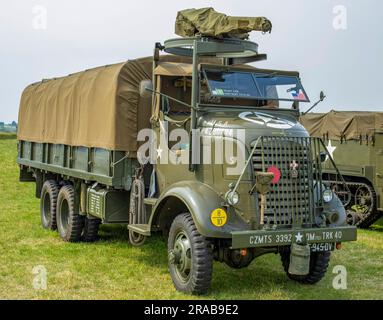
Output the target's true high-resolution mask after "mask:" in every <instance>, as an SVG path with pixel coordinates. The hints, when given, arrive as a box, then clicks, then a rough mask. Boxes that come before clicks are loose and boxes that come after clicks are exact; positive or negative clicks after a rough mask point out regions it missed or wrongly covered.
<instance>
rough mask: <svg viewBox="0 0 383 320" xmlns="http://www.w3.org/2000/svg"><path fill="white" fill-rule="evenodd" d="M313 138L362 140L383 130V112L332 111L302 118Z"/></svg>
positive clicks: (310, 114)
mask: <svg viewBox="0 0 383 320" xmlns="http://www.w3.org/2000/svg"><path fill="white" fill-rule="evenodd" d="M300 121H301V123H302V125H303V126H304V127H305V128H306V129H307V130H308V132H309V133H310V135H311V136H313V137H318V138H324V137H325V138H328V139H333V140H360V139H366V138H369V137H372V136H374V134H375V132H376V131H382V130H383V112H357V111H331V112H329V113H308V114H306V115H304V116H301V119H300Z"/></svg>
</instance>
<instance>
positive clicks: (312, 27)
mask: <svg viewBox="0 0 383 320" xmlns="http://www.w3.org/2000/svg"><path fill="white" fill-rule="evenodd" d="M0 1H1V10H0V72H1V76H0V121H5V122H10V121H13V120H17V114H18V108H19V101H20V96H21V93H22V91H23V89H24V88H25V87H26V86H27V85H28V84H30V83H33V82H37V81H40V80H41V79H43V78H44V79H46V78H52V77H58V76H64V75H67V74H70V73H73V72H77V71H81V70H85V69H89V68H92V67H96V66H100V65H106V64H112V63H116V62H121V61H125V60H127V59H133V58H137V57H141V56H149V55H151V54H152V52H153V48H154V43H155V42H163V41H164V40H166V39H168V38H174V37H176V35H175V34H174V22H175V17H176V14H177V11H179V10H182V9H186V8H201V7H214V8H215V9H216V10H217V11H220V12H223V13H226V14H228V15H233V16H265V17H267V18H269V19H270V20H271V21H272V23H273V31H272V33H271V34H265V35H263V34H262V33H258V32H252V33H251V35H250V39H251V40H252V41H255V42H257V43H258V44H259V52H260V53H266V54H267V55H268V60H267V61H263V62H258V63H257V64H256V66H259V67H262V68H272V69H282V70H297V71H299V72H300V75H301V78H302V82H303V85H304V87H305V89H306V91H307V93H308V95H309V97H310V99H311V101H312V103H314V102H315V101H316V100H317V99H318V98H319V92H320V91H321V90H324V91H325V93H326V95H327V99H326V100H325V101H324V102H323V103H321V104H320V105H319V106H318V107H317V108H316V109H315V111H318V112H327V111H330V110H331V109H335V110H359V111H361V110H370V111H383V103H382V102H381V95H382V93H383V82H382V80H381V77H382V74H383V64H382V61H381V60H382V58H383V1H381V0H364V1H362V0H310V1H307V0H289V1H286V0H262V1H261V0H252V1H249V0H247V1H243V0H242V1H241V0H236V1H229V0H219V1H197V0H194V1H189V0H183V1H175V0H162V1H153V0H145V1H128V0H108V1H106V0H81V1H78V0H77V1H75V0H66V1H62V0H60V1H59V0H13V1H11V0H0ZM44 17H45V18H46V19H45V18H44ZM309 107H310V104H304V105H302V106H301V109H302V111H304V110H306V109H308V108H309Z"/></svg>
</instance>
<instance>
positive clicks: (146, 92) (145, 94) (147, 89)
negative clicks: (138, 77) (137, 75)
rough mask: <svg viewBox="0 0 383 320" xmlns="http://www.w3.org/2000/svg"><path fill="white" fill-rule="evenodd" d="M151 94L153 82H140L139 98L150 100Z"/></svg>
mask: <svg viewBox="0 0 383 320" xmlns="http://www.w3.org/2000/svg"><path fill="white" fill-rule="evenodd" d="M152 93H153V82H152V80H142V81H141V82H140V97H141V98H151V97H152Z"/></svg>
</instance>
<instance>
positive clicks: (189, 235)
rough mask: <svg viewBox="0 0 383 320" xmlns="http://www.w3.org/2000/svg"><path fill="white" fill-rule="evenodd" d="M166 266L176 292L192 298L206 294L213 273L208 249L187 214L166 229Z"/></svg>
mask: <svg viewBox="0 0 383 320" xmlns="http://www.w3.org/2000/svg"><path fill="white" fill-rule="evenodd" d="M168 263H169V271H170V275H171V277H172V280H173V283H174V286H175V288H176V289H177V290H178V291H181V292H184V293H188V294H195V295H201V294H206V293H207V291H208V290H209V288H210V283H211V278H212V273H213V254H212V246H211V243H210V242H209V241H208V240H206V238H205V237H203V236H202V235H201V234H199V232H198V231H197V228H196V226H195V224H194V221H193V218H192V217H191V215H190V214H189V213H183V214H180V215H178V216H177V217H176V218H175V219H174V221H173V223H172V225H171V227H170V231H169V237H168Z"/></svg>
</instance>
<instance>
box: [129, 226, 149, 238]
mask: <svg viewBox="0 0 383 320" xmlns="http://www.w3.org/2000/svg"><path fill="white" fill-rule="evenodd" d="M128 229H129V230H131V231H134V232H136V233H138V234H142V235H143V236H150V224H129V225H128Z"/></svg>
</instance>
